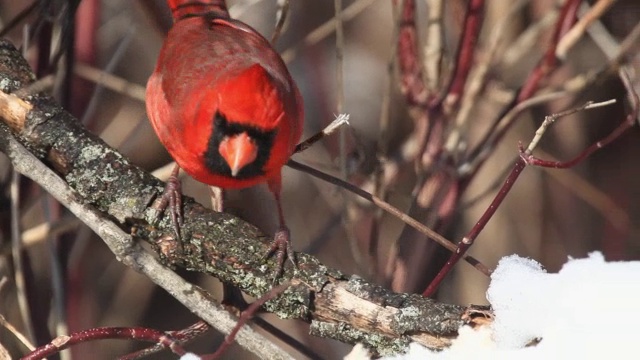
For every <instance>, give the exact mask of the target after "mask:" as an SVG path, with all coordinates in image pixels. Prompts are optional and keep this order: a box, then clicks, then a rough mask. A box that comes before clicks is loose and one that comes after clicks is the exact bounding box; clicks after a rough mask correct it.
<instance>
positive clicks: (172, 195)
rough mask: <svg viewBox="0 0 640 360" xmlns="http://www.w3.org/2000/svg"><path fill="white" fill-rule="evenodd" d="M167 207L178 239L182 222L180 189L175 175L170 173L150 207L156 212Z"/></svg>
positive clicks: (161, 211)
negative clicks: (162, 189) (158, 195)
mask: <svg viewBox="0 0 640 360" xmlns="http://www.w3.org/2000/svg"><path fill="white" fill-rule="evenodd" d="M167 207H168V208H169V211H170V215H171V223H172V224H173V229H174V231H175V233H176V239H178V240H180V228H181V227H182V224H183V217H182V189H181V185H180V180H179V179H178V177H177V176H174V175H171V176H170V177H169V179H167V184H166V186H165V187H164V191H163V192H162V195H161V196H160V197H159V198H158V199H157V200H156V201H155V202H154V203H153V205H152V206H151V208H152V209H154V210H156V211H157V212H158V213H160V214H161V213H164V212H165V210H166V209H167Z"/></svg>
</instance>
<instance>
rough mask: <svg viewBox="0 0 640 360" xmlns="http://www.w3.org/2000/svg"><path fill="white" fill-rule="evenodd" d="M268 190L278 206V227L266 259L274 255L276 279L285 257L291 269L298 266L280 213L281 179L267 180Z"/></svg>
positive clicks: (288, 233)
mask: <svg viewBox="0 0 640 360" xmlns="http://www.w3.org/2000/svg"><path fill="white" fill-rule="evenodd" d="M267 184H268V185H269V190H271V192H272V193H273V196H274V198H275V200H276V205H277V206H278V219H279V222H280V227H279V228H278V231H276V233H275V235H274V237H273V241H272V242H271V247H270V248H269V252H267V255H266V257H267V258H268V257H270V256H272V255H273V254H274V253H275V254H276V259H277V260H278V272H277V273H276V278H277V277H279V276H280V275H281V274H282V271H283V270H284V258H285V256H286V257H288V258H289V260H290V261H291V263H292V264H293V267H294V268H295V269H297V268H298V264H297V263H296V254H295V252H294V251H293V247H292V246H291V235H290V232H289V228H288V227H287V224H286V222H285V220H284V212H283V211H282V202H281V201H280V191H281V187H282V186H281V179H280V177H279V176H278V178H277V179H272V180H269V181H268V183H267Z"/></svg>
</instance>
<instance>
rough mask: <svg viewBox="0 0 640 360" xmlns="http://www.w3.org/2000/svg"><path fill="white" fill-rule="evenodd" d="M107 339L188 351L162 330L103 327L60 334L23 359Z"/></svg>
mask: <svg viewBox="0 0 640 360" xmlns="http://www.w3.org/2000/svg"><path fill="white" fill-rule="evenodd" d="M105 339H125V340H131V339H132V340H141V341H149V342H155V343H160V344H162V345H163V346H165V347H168V348H170V349H171V351H173V353H174V354H177V355H180V356H182V355H184V354H185V353H186V351H185V350H184V349H183V348H182V346H180V344H178V343H177V342H176V341H175V340H173V339H172V338H171V337H169V336H168V335H167V334H166V333H164V332H162V331H158V330H155V329H149V328H125V327H101V328H94V329H88V330H84V331H79V332H77V333H73V334H71V335H69V336H59V337H57V338H56V339H54V340H53V341H51V342H50V343H48V344H46V345H44V346H41V347H39V348H37V349H35V350H34V351H32V352H30V353H29V354H27V355H25V356H24V357H23V358H22V360H37V359H44V358H45V357H47V356H51V355H53V354H56V353H58V352H60V351H62V350H64V349H67V348H69V347H70V346H72V345H75V344H79V343H83V342H88V341H92V340H105Z"/></svg>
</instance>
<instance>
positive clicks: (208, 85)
mask: <svg viewBox="0 0 640 360" xmlns="http://www.w3.org/2000/svg"><path fill="white" fill-rule="evenodd" d="M169 5H170V6H171V8H172V9H173V14H174V18H175V20H176V23H175V24H174V26H173V28H172V29H171V31H170V32H169V34H168V36H167V38H166V40H165V42H164V45H163V47H162V50H161V53H160V56H159V59H158V63H157V66H156V69H155V71H154V72H153V74H152V75H151V78H150V79H149V82H148V84H147V112H148V115H149V118H150V120H151V123H152V125H153V127H154V130H155V131H156V133H157V135H158V137H159V139H160V141H161V142H162V143H163V144H164V146H165V147H166V148H167V150H168V151H169V153H170V154H171V156H172V157H173V158H174V159H175V160H176V162H177V163H178V165H179V166H180V167H182V168H183V169H184V170H185V171H186V172H187V173H188V174H189V175H191V176H192V177H193V178H195V179H196V180H198V181H200V182H203V183H206V184H209V185H214V186H219V187H222V188H242V187H248V186H252V185H255V184H258V183H261V182H265V181H268V180H271V179H276V178H277V179H279V176H280V171H281V169H282V167H283V166H284V164H285V163H286V162H287V160H288V159H289V157H290V156H291V154H292V153H293V150H294V148H295V145H296V144H297V143H298V141H299V139H300V136H301V134H302V122H303V116H304V115H303V107H302V98H301V96H300V93H299V91H298V89H297V87H296V85H295V83H294V81H293V80H292V78H291V75H290V74H289V72H288V70H287V68H286V66H285V65H284V63H283V61H282V59H281V58H280V56H279V55H278V54H277V53H276V52H275V50H273V48H272V47H271V45H270V44H269V42H268V41H267V40H266V39H265V38H264V37H262V36H261V35H260V34H258V33H257V32H256V31H255V30H254V29H252V28H251V27H249V26H248V25H246V24H244V23H241V22H239V21H236V20H233V19H230V18H229V17H228V16H227V15H225V14H226V7H225V6H224V1H220V0H218V1H215V0H212V1H176V0H174V1H169ZM207 5H210V6H211V7H210V10H211V11H207V9H208V8H207ZM221 6H222V7H221ZM221 9H222V10H223V11H222V10H221ZM234 164H236V165H237V166H238V164H240V165H242V166H240V168H236V169H232V167H234ZM237 166H236V167H237Z"/></svg>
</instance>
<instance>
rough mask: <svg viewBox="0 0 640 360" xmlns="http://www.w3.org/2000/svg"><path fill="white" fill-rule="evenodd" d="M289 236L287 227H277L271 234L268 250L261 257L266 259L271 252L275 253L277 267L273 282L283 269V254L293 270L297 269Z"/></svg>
mask: <svg viewBox="0 0 640 360" xmlns="http://www.w3.org/2000/svg"><path fill="white" fill-rule="evenodd" d="M290 237H291V236H290V233H289V229H288V228H287V227H280V229H278V231H276V233H275V235H274V236H273V241H272V242H271V247H270V248H269V251H268V252H267V254H266V255H265V256H264V257H263V260H266V259H268V258H270V257H271V256H272V255H273V254H275V255H276V260H277V262H278V268H277V270H276V274H275V276H274V278H273V282H274V283H275V282H276V281H277V280H278V278H279V277H280V276H281V275H282V273H283V271H284V259H285V256H286V257H287V258H288V259H289V261H291V264H293V268H294V270H298V264H297V263H296V253H295V252H294V251H293V247H292V246H291V239H290Z"/></svg>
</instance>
